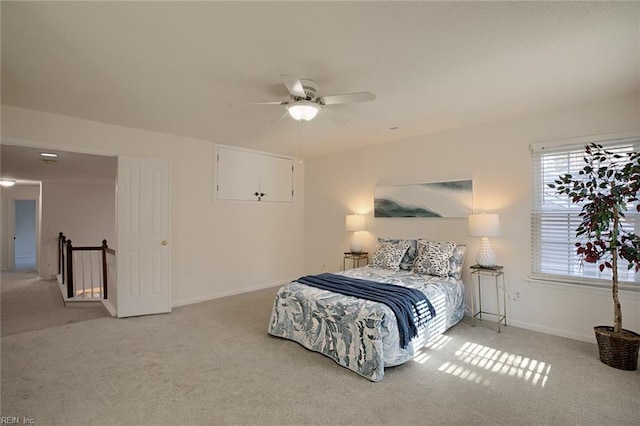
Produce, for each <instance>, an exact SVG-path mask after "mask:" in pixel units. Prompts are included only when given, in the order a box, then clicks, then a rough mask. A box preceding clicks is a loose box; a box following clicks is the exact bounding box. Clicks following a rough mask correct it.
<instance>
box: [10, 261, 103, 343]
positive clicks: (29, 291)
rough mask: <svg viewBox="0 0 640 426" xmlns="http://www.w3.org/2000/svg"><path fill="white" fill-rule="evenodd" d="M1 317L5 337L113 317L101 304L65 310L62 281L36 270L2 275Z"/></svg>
mask: <svg viewBox="0 0 640 426" xmlns="http://www.w3.org/2000/svg"><path fill="white" fill-rule="evenodd" d="M0 314H1V320H0V321H1V329H2V336H9V335H11V334H18V333H24V332H26V331H33V330H41V329H45V328H50V327H57V326H60V325H64V324H71V323H75V322H80V321H87V320H90V319H95V318H102V317H106V316H109V312H108V311H107V310H106V309H105V308H104V307H103V306H102V305H101V304H99V303H92V304H89V305H86V304H85V305H79V304H75V305H69V306H67V307H65V305H64V301H63V300H62V293H61V292H60V288H59V286H58V282H57V281H56V280H43V279H40V278H39V277H38V275H37V274H36V273H35V272H33V271H15V272H2V273H1V274H0Z"/></svg>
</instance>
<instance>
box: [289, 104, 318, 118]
mask: <svg viewBox="0 0 640 426" xmlns="http://www.w3.org/2000/svg"><path fill="white" fill-rule="evenodd" d="M287 111H289V115H290V116H291V117H292V118H293V119H294V120H298V121H309V120H313V119H314V118H315V116H316V115H318V112H319V111H320V106H318V104H315V103H313V102H309V101H297V102H294V103H292V104H290V105H287Z"/></svg>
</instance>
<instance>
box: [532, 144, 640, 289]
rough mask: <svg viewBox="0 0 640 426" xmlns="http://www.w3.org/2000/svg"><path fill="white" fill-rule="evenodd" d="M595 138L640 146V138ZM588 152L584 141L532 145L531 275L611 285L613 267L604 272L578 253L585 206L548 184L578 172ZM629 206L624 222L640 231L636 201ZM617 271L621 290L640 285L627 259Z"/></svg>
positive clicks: (624, 148) (621, 147)
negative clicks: (628, 265) (577, 233)
mask: <svg viewBox="0 0 640 426" xmlns="http://www.w3.org/2000/svg"><path fill="white" fill-rule="evenodd" d="M593 142H596V143H599V144H601V145H603V146H605V148H606V149H607V150H609V151H613V152H619V153H626V152H633V151H636V152H637V151H638V150H639V149H640V138H638V137H634V138H626V139H616V140H610V141H593ZM584 154H585V151H584V144H579V145H568V146H567V145H565V146H547V147H545V146H536V147H533V148H532V155H531V160H532V164H531V172H532V177H531V183H532V188H531V201H532V206H531V242H532V265H531V271H532V278H539V279H547V280H556V281H564V282H580V283H587V284H595V285H598V284H602V285H606V286H609V282H610V281H609V280H611V270H609V269H607V268H605V269H604V271H603V272H600V270H599V268H598V265H597V264H592V263H586V262H581V261H580V258H579V257H578V255H576V247H575V243H576V242H578V241H581V240H578V239H577V237H576V228H577V227H578V225H579V224H580V222H581V218H580V217H579V216H578V214H579V213H580V211H581V208H582V206H581V205H579V204H574V203H572V202H571V200H570V199H569V197H568V196H566V195H564V194H562V195H558V194H556V193H555V190H554V189H552V188H549V186H548V184H549V183H554V181H555V180H556V179H557V178H558V176H560V175H563V174H565V173H571V174H572V175H573V176H574V177H576V176H578V172H579V171H580V170H581V169H582V168H583V167H584V165H585V162H584ZM627 207H628V208H629V210H628V211H627V212H626V213H625V215H626V218H625V219H623V223H622V226H623V228H624V229H626V230H629V231H632V232H635V233H639V231H640V230H639V228H640V215H638V214H637V213H636V212H635V204H634V205H629V206H627ZM582 241H583V242H584V240H582ZM618 272H619V279H620V282H621V288H625V287H626V288H636V289H637V288H638V287H639V286H638V284H640V277H639V275H640V274H636V273H635V270H634V269H631V270H628V269H627V262H626V260H624V259H622V260H621V261H620V262H619V265H618ZM605 280H607V281H605Z"/></svg>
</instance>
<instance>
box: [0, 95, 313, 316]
mask: <svg viewBox="0 0 640 426" xmlns="http://www.w3.org/2000/svg"><path fill="white" fill-rule="evenodd" d="M2 137H3V138H6V139H7V140H12V143H13V144H15V143H16V142H19V140H20V139H23V141H22V143H23V144H36V146H39V145H40V146H42V147H49V148H51V149H54V148H56V149H62V150H67V151H74V150H75V151H78V152H85V153H90V154H102V155H132V156H149V157H164V158H168V159H169V162H170V172H171V181H170V186H171V200H170V201H171V238H170V240H169V244H170V245H171V250H172V252H171V278H172V291H171V294H172V300H173V304H174V306H175V305H180V304H184V303H190V302H194V301H198V300H205V299H207V298H212V297H218V296H223V295H227V294H233V293H239V292H244V291H249V290H252V289H257V288H263V287H268V286H273V285H277V284H279V283H282V282H285V281H289V280H291V279H294V278H297V277H298V276H300V275H301V274H302V271H303V264H304V256H303V250H302V248H303V220H304V215H303V209H304V185H303V176H304V170H303V167H297V168H296V172H295V176H294V179H295V183H294V189H295V193H296V198H295V202H294V203H293V204H269V203H260V204H251V203H249V204H247V203H238V204H236V203H214V202H213V176H214V173H213V172H214V170H213V166H214V161H213V158H214V157H213V148H214V144H213V143H212V142H209V141H203V140H197V139H191V138H186V137H181V136H175V135H168V134H163V133H157V132H150V131H145V130H140V129H133V128H127V127H121V126H114V125H109V124H105V123H98V122H92V121H87V120H81V119H77V118H73V117H66V116H61V115H55V114H49V113H44V112H39V111H33V110H27V109H22V108H15V107H9V106H6V105H3V106H2ZM25 140H26V141H25ZM216 142H219V143H224V142H225V141H216ZM56 232H57V231H56Z"/></svg>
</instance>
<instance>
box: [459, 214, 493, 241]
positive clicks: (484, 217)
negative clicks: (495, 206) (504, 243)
mask: <svg viewBox="0 0 640 426" xmlns="http://www.w3.org/2000/svg"><path fill="white" fill-rule="evenodd" d="M467 231H468V234H469V236H471V237H498V236H500V218H499V216H498V215H497V214H495V213H491V214H490V213H482V214H472V215H471V216H469V221H468V228H467Z"/></svg>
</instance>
